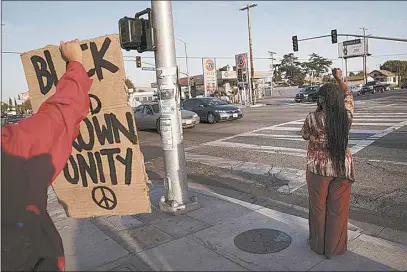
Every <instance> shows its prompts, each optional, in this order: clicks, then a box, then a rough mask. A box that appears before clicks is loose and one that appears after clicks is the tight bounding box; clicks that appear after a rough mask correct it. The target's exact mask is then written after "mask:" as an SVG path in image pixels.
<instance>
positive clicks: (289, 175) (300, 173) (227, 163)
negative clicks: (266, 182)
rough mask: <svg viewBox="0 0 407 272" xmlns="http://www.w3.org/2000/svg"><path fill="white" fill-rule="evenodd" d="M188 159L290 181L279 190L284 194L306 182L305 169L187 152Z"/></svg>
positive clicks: (291, 191) (293, 190)
mask: <svg viewBox="0 0 407 272" xmlns="http://www.w3.org/2000/svg"><path fill="white" fill-rule="evenodd" d="M186 159H187V160H188V161H191V162H196V163H201V164H204V165H208V166H212V167H218V168H223V169H228V170H231V171H241V172H245V173H250V174H255V175H261V176H270V177H273V178H276V179H279V180H285V181H288V183H287V184H286V185H283V186H280V187H279V188H278V189H277V191H278V192H279V193H282V194H292V193H293V192H295V191H296V190H298V189H300V188H301V187H302V186H304V185H305V184H306V180H305V170H300V169H294V168H285V167H272V166H271V165H265V164H259V163H253V162H245V161H235V160H229V159H225V158H220V157H214V156H209V155H201V154H193V153H186Z"/></svg>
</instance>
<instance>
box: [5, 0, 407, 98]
mask: <svg viewBox="0 0 407 272" xmlns="http://www.w3.org/2000/svg"><path fill="white" fill-rule="evenodd" d="M249 3H256V4H257V7H255V8H253V9H251V12H250V13H251V21H252V22H251V27H252V39H253V55H254V57H255V58H267V57H268V51H274V52H276V53H277V54H276V55H275V58H277V61H276V62H277V63H278V60H281V57H282V56H283V55H284V54H287V53H291V52H292V50H293V49H292V41H291V37H292V36H293V35H297V36H298V39H302V38H306V37H313V36H320V35H328V34H330V32H331V30H332V29H337V30H338V33H350V34H362V30H361V29H360V28H361V27H366V28H367V29H368V30H367V34H371V35H375V36H386V37H404V38H406V36H407V35H406V34H407V31H406V29H407V17H406V16H405V11H406V10H407V2H405V1H394V2H393V1H341V2H336V1H315V2H312V1H304V2H295V1H290V2H288V1H258V2H247V1H208V2H206V1H205V2H204V1H173V3H172V8H173V17H174V32H175V37H176V38H178V39H181V40H183V41H184V42H186V43H187V50H188V56H189V59H188V62H189V65H188V67H189V73H190V74H191V75H195V74H202V60H201V58H202V57H214V58H216V65H217V67H218V68H219V67H221V66H224V65H227V64H229V65H234V56H235V55H236V54H239V53H244V52H248V50H249V49H248V48H249V44H248V30H247V15H246V12H242V11H239V9H240V8H242V7H244V6H245V5H247V4H249ZM150 6H151V2H150V1H123V2H122V1H89V2H86V1H66V2H64V1H55V2H51V1H43V2H35V1H26V2H24V1H2V10H1V14H2V17H1V21H2V24H4V25H3V26H2V33H1V43H2V52H5V51H13V52H27V51H30V50H34V49H38V48H42V47H44V46H46V45H49V44H59V42H60V41H61V40H72V39H74V38H78V39H89V38H94V37H98V36H102V35H105V34H111V33H117V32H118V20H119V19H120V18H122V17H124V16H129V17H130V16H134V14H135V13H136V12H139V11H141V10H144V9H145V8H148V7H150ZM33 11H35V12H33ZM345 39H346V38H342V37H338V41H339V42H341V41H343V40H345ZM369 51H370V52H369V53H371V54H372V56H371V57H369V58H368V64H367V65H368V69H369V70H374V69H378V68H379V66H380V64H383V63H384V62H385V61H386V60H388V59H401V60H407V43H404V42H392V41H382V40H370V41H369ZM311 53H317V54H319V55H321V56H323V57H326V58H328V59H332V60H333V65H334V66H335V67H340V68H342V67H343V66H342V60H341V59H338V45H336V44H332V43H331V39H330V38H323V39H318V40H311V41H304V42H300V43H299V52H296V53H295V55H296V56H298V57H299V59H300V60H306V59H307V58H308V56H309V55H310V54H311ZM176 54H177V56H179V57H182V56H185V52H184V44H182V43H181V42H179V41H176ZM123 55H124V56H125V58H124V59H125V70H126V75H127V77H128V78H130V79H131V80H132V81H133V82H134V83H135V85H136V86H138V87H148V86H150V84H151V83H152V82H155V73H154V72H151V71H142V70H141V69H140V68H136V65H135V61H134V58H129V56H133V57H134V56H137V55H140V56H141V57H142V61H143V62H148V63H154V58H153V53H152V52H145V53H142V54H139V53H137V52H126V51H123ZM177 61H178V65H179V66H180V70H181V72H183V73H185V72H186V65H185V59H184V58H179V59H177ZM1 62H2V70H1V76H2V78H1V79H2V80H1V88H2V94H1V96H2V97H1V98H2V99H1V100H2V101H7V100H8V97H14V96H17V94H19V93H22V92H26V91H27V90H28V87H27V82H26V80H25V76H24V70H23V66H22V63H21V59H20V56H19V55H18V54H4V53H2V54H1ZM269 65H270V60H268V59H255V60H254V67H255V70H256V71H267V70H269ZM360 70H362V59H361V58H355V59H351V60H349V61H348V71H360Z"/></svg>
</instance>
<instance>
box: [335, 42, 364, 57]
mask: <svg viewBox="0 0 407 272" xmlns="http://www.w3.org/2000/svg"><path fill="white" fill-rule="evenodd" d="M364 54H366V55H369V51H368V39H366V42H365V44H364V43H363V39H355V40H350V41H344V42H341V43H338V56H339V58H344V59H347V58H355V57H362V56H363V55H364Z"/></svg>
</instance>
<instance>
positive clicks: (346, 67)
mask: <svg viewBox="0 0 407 272" xmlns="http://www.w3.org/2000/svg"><path fill="white" fill-rule="evenodd" d="M346 40H348V36H346ZM345 83H346V84H348V58H345Z"/></svg>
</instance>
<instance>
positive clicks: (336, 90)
mask: <svg viewBox="0 0 407 272" xmlns="http://www.w3.org/2000/svg"><path fill="white" fill-rule="evenodd" d="M319 95H320V97H321V98H322V101H321V104H320V106H321V107H322V109H323V111H325V113H326V118H325V130H326V134H327V138H328V139H327V140H328V143H327V150H328V155H329V157H330V159H331V161H332V164H333V168H334V170H335V172H336V173H338V174H340V175H343V174H344V173H345V155H346V148H347V146H348V136H349V119H348V113H347V111H346V108H345V103H344V99H345V95H344V91H343V90H342V88H341V87H340V86H339V85H337V84H333V83H327V84H324V85H323V86H322V87H321V88H320V93H319Z"/></svg>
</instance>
